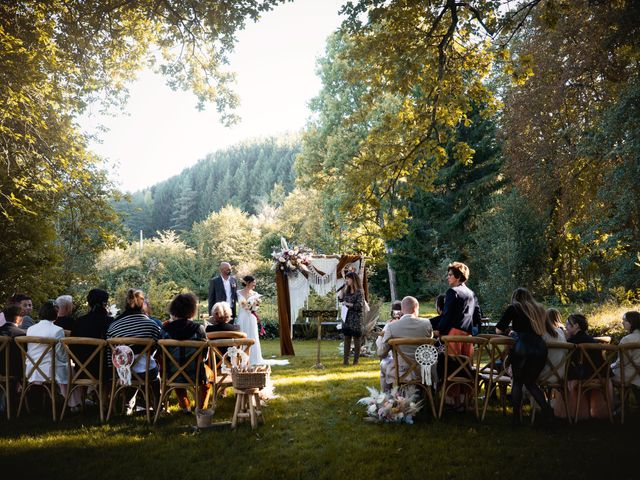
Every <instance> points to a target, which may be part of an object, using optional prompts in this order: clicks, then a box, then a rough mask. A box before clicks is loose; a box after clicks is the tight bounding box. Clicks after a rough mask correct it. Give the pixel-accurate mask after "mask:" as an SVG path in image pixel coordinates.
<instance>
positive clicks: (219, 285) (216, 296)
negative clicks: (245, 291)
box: [207, 275, 238, 318]
mask: <svg viewBox="0 0 640 480" xmlns="http://www.w3.org/2000/svg"><path fill="white" fill-rule="evenodd" d="M229 282H230V283H231V316H232V317H233V318H236V301H237V299H238V296H237V293H236V292H237V290H238V282H237V281H236V277H233V276H231V277H229ZM226 301H227V292H225V291H224V283H223V282H222V277H221V276H220V275H217V276H215V277H213V278H211V280H209V308H208V310H207V313H209V314H211V307H213V304H214V303H218V302H226Z"/></svg>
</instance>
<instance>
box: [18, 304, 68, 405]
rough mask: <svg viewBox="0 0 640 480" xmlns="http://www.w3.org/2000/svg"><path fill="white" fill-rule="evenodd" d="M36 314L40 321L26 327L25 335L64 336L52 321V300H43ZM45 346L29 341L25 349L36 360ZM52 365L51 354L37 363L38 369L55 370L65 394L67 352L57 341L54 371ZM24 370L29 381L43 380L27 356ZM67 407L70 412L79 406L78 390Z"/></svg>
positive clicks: (55, 311)
mask: <svg viewBox="0 0 640 480" xmlns="http://www.w3.org/2000/svg"><path fill="white" fill-rule="evenodd" d="M38 315H39V316H40V321H39V322H38V323H36V324H35V325H34V326H32V327H29V328H28V329H27V336H30V337H45V338H55V339H57V340H60V339H61V338H64V330H63V329H62V328H61V327H59V326H57V325H55V323H54V322H55V320H56V318H58V307H57V305H56V304H55V303H54V302H52V301H51V300H49V301H47V302H45V303H44V304H43V305H42V306H41V307H40V310H39V311H38ZM46 348H47V345H40V344H37V343H30V344H29V346H28V350H27V351H28V352H29V355H30V356H31V358H32V359H34V360H35V361H37V360H38V359H39V358H40V355H41V354H42V353H43V352H44V351H45V349H46ZM52 367H53V365H52V357H51V355H47V356H46V357H45V358H44V359H43V360H42V362H40V364H39V369H40V370H42V371H43V372H52V374H53V373H54V372H55V381H56V383H57V384H58V386H59V388H60V392H61V393H62V394H63V395H65V394H66V390H67V384H68V383H69V368H68V365H67V353H66V352H65V350H64V347H63V346H62V344H60V343H57V344H56V346H55V371H52ZM25 370H26V372H27V375H29V378H28V381H29V383H32V382H43V381H45V378H44V377H43V376H42V373H40V370H38V369H37V368H34V367H33V364H32V363H31V361H30V360H29V359H28V358H27V361H26V364H25ZM69 407H70V408H71V411H72V412H73V411H77V410H78V409H79V408H80V392H79V391H78V390H75V391H74V392H73V395H72V396H71V398H70V399H69Z"/></svg>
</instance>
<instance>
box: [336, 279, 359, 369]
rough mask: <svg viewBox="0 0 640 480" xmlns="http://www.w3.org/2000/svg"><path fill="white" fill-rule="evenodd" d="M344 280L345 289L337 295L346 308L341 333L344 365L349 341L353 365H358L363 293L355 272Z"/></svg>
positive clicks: (348, 352) (347, 359)
mask: <svg viewBox="0 0 640 480" xmlns="http://www.w3.org/2000/svg"><path fill="white" fill-rule="evenodd" d="M344 280H345V282H346V288H344V289H343V290H342V292H340V294H339V297H338V298H339V299H340V302H341V303H342V305H344V306H345V307H347V316H346V318H345V320H344V325H343V327H342V333H343V334H344V364H345V365H349V354H350V352H351V339H352V338H353V343H354V351H355V353H354V355H353V364H354V365H357V364H358V359H359V358H360V343H361V341H362V323H363V315H364V292H363V291H362V284H361V283H360V278H359V277H358V275H357V274H356V273H355V272H348V273H347V274H346V275H345V277H344Z"/></svg>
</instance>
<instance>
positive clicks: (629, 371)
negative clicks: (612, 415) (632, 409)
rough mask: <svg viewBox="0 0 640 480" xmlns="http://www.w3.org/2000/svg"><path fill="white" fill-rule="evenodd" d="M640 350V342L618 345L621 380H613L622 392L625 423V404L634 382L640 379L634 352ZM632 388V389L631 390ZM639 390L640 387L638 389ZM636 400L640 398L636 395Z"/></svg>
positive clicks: (638, 364) (621, 415) (621, 408)
mask: <svg viewBox="0 0 640 480" xmlns="http://www.w3.org/2000/svg"><path fill="white" fill-rule="evenodd" d="M638 350H640V342H634V343H623V344H622V345H618V359H619V362H620V378H619V379H616V378H613V379H612V382H613V386H614V388H617V389H618V391H619V392H620V422H621V423H624V414H625V404H626V403H627V399H628V397H629V392H630V391H631V388H633V387H634V384H633V382H634V380H636V379H639V378H640V362H637V361H636V360H635V358H634V355H633V354H634V352H637V351H638ZM630 387H631V388H630ZM636 388H638V387H636ZM636 398H637V399H640V396H639V395H638V394H636Z"/></svg>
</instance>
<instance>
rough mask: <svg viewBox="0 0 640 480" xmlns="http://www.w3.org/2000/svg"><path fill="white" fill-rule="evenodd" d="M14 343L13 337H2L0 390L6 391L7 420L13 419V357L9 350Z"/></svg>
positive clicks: (0, 344) (0, 348)
mask: <svg viewBox="0 0 640 480" xmlns="http://www.w3.org/2000/svg"><path fill="white" fill-rule="evenodd" d="M12 345H13V339H12V338H11V337H5V336H1V337H0V358H2V368H1V369H0V391H1V392H3V393H4V398H5V408H6V410H7V412H6V413H7V420H11V397H12V396H13V392H12V390H13V389H12V385H11V382H12V381H13V378H12V376H11V358H10V355H9V351H10V349H11V346H12Z"/></svg>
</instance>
